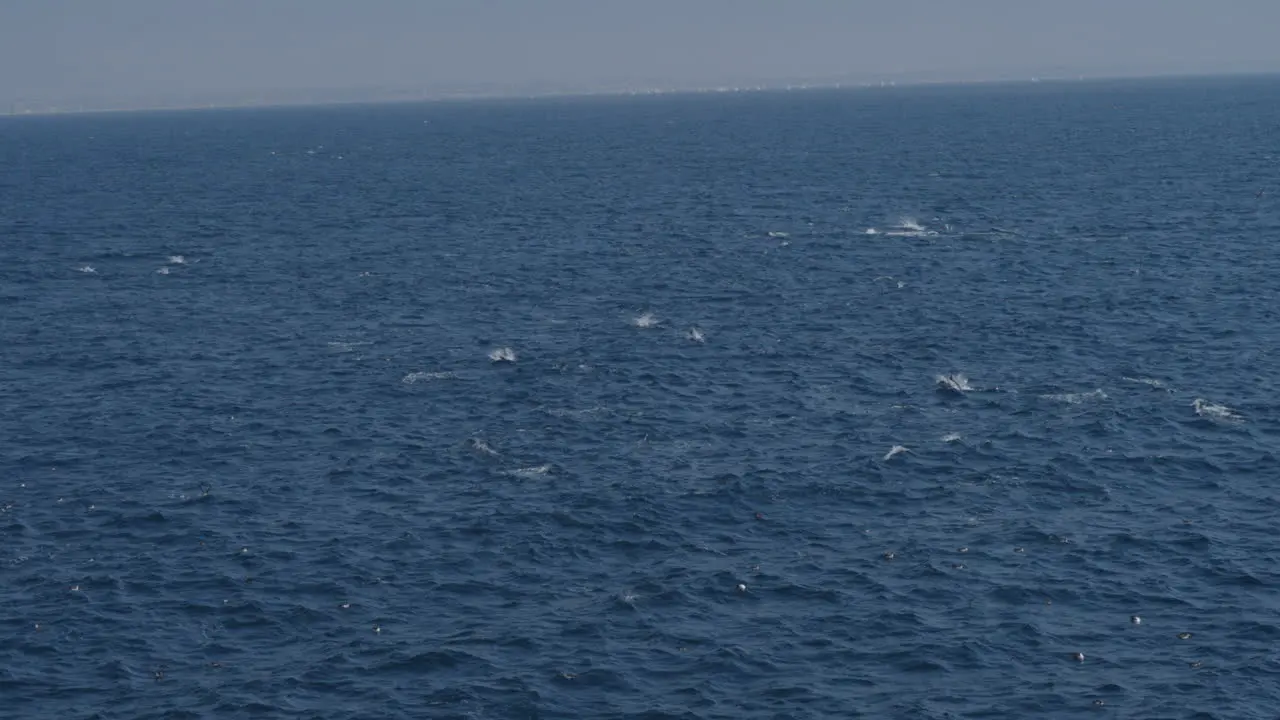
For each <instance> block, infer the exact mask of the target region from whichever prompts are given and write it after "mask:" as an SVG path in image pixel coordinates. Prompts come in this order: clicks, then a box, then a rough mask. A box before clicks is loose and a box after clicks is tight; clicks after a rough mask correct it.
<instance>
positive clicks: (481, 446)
mask: <svg viewBox="0 0 1280 720" xmlns="http://www.w3.org/2000/svg"><path fill="white" fill-rule="evenodd" d="M469 443H470V445H471V449H472V450H475V451H476V452H478V453H480V454H481V455H488V456H490V457H499V453H498V451H497V450H494V449H493V448H492V447H490V446H489V443H487V442H485V441H483V440H481V439H480V438H471V440H470V441H469Z"/></svg>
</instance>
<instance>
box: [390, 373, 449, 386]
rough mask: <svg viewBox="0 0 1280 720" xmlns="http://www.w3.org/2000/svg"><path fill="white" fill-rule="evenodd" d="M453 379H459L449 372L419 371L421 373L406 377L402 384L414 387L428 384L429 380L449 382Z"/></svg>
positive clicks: (410, 374)
mask: <svg viewBox="0 0 1280 720" xmlns="http://www.w3.org/2000/svg"><path fill="white" fill-rule="evenodd" d="M453 377H457V375H455V374H454V373H451V372H447V371H445V372H422V371H419V372H411V373H409V374H408V375H405V376H404V379H402V380H401V381H400V382H402V383H404V384H405V385H412V384H414V383H418V382H426V381H429V380H447V379H449V378H453Z"/></svg>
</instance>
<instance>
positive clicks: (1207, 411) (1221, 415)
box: [1191, 398, 1244, 421]
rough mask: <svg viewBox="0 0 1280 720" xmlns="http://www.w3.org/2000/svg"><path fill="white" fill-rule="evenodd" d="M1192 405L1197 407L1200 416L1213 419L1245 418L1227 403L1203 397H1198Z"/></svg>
mask: <svg viewBox="0 0 1280 720" xmlns="http://www.w3.org/2000/svg"><path fill="white" fill-rule="evenodd" d="M1191 407H1193V408H1195V410H1196V414H1197V415H1199V416H1200V417H1207V418H1210V419H1211V420H1229V421H1238V420H1243V419H1244V418H1242V417H1240V414H1239V413H1237V412H1236V411H1235V410H1232V409H1231V408H1229V407H1227V406H1226V405H1218V404H1215V403H1211V402H1209V401H1207V400H1204V399H1202V398H1196V399H1195V400H1194V401H1192V403H1191Z"/></svg>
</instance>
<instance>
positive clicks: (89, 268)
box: [76, 265, 98, 273]
mask: <svg viewBox="0 0 1280 720" xmlns="http://www.w3.org/2000/svg"><path fill="white" fill-rule="evenodd" d="M76 269H77V270H79V271H80V272H82V273H96V272H98V271H97V270H94V269H93V266H92V265H85V266H83V267H79V268H76Z"/></svg>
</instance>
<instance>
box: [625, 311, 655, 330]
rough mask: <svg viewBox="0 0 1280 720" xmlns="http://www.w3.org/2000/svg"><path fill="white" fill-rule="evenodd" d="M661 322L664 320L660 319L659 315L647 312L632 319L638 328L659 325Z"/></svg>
mask: <svg viewBox="0 0 1280 720" xmlns="http://www.w3.org/2000/svg"><path fill="white" fill-rule="evenodd" d="M661 323H662V321H661V320H659V319H658V318H657V316H656V315H654V314H653V313H645V314H643V315H641V316H640V317H637V318H634V319H632V320H631V324H632V325H635V326H636V327H638V328H651V327H657V326H658V325H659V324H661Z"/></svg>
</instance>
